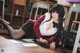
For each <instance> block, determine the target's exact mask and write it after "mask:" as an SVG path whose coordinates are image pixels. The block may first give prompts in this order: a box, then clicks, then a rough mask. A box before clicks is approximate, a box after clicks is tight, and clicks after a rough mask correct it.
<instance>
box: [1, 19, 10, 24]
mask: <svg viewBox="0 0 80 53" xmlns="http://www.w3.org/2000/svg"><path fill="white" fill-rule="evenodd" d="M0 23H1V24H3V23H5V24H10V22H8V21H6V20H4V19H0Z"/></svg>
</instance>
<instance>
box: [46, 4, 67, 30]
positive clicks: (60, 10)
mask: <svg viewBox="0 0 80 53" xmlns="http://www.w3.org/2000/svg"><path fill="white" fill-rule="evenodd" d="M54 12H56V13H58V15H59V16H58V23H55V22H53V24H54V26H55V27H57V28H58V31H59V30H60V29H61V28H62V24H63V17H64V14H65V12H64V7H63V6H62V5H60V4H56V5H54V6H53V7H51V8H50V11H49V13H51V18H50V19H49V20H47V21H45V22H48V21H50V20H51V19H52V13H54Z"/></svg>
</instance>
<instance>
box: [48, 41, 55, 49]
mask: <svg viewBox="0 0 80 53" xmlns="http://www.w3.org/2000/svg"><path fill="white" fill-rule="evenodd" d="M54 48H55V42H52V43H50V48H49V49H50V50H53V49H54Z"/></svg>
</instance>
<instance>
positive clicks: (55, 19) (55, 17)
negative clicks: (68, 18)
mask: <svg viewBox="0 0 80 53" xmlns="http://www.w3.org/2000/svg"><path fill="white" fill-rule="evenodd" d="M58 17H59V15H58V13H56V12H54V13H52V18H53V21H54V22H58Z"/></svg>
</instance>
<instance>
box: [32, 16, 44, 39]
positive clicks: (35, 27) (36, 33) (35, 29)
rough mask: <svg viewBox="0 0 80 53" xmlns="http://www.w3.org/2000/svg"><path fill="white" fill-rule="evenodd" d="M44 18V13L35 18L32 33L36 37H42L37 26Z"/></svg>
mask: <svg viewBox="0 0 80 53" xmlns="http://www.w3.org/2000/svg"><path fill="white" fill-rule="evenodd" d="M44 18H45V15H42V16H41V17H40V18H38V19H37V21H36V22H35V24H34V26H33V30H34V33H35V35H36V37H37V38H38V39H39V38H41V37H42V36H41V33H40V30H39V26H40V24H41V22H42V21H43V20H44Z"/></svg>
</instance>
